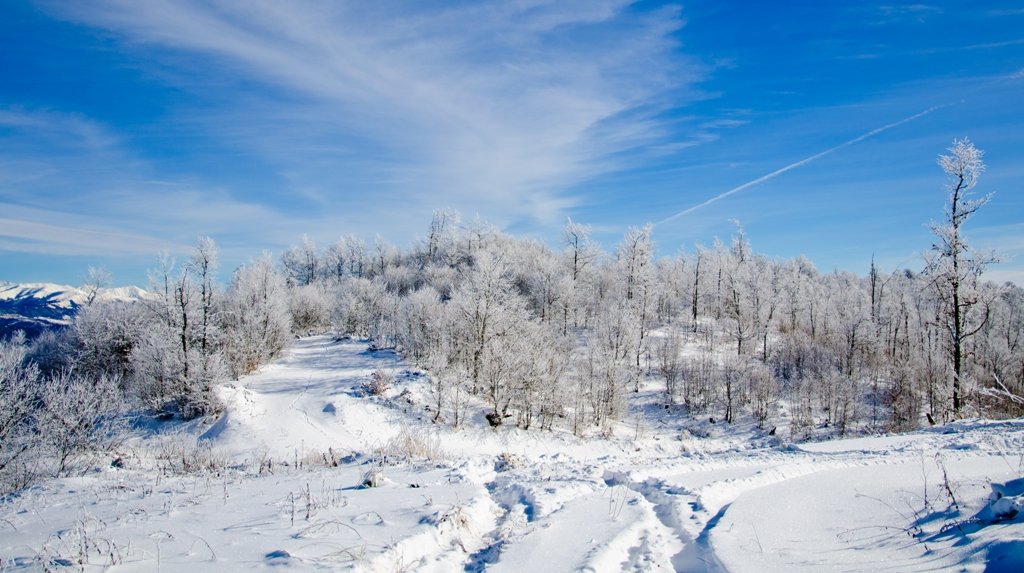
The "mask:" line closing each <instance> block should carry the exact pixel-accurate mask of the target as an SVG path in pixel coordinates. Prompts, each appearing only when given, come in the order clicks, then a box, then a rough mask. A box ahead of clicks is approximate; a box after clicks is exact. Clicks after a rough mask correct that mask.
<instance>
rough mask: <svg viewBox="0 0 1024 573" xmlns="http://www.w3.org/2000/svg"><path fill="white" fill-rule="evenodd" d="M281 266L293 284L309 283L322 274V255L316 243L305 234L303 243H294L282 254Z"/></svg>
mask: <svg viewBox="0 0 1024 573" xmlns="http://www.w3.org/2000/svg"><path fill="white" fill-rule="evenodd" d="M332 262H333V261H332ZM281 266H282V267H283V268H284V272H285V275H286V276H287V278H288V281H289V282H290V283H291V284H295V285H308V284H310V283H312V282H313V281H315V280H317V278H318V277H319V276H320V256H319V253H318V252H317V249H316V243H314V242H313V239H310V238H309V237H308V236H306V235H303V236H302V244H301V245H298V246H294V245H293V246H292V247H290V248H288V250H286V251H285V252H284V253H282V254H281Z"/></svg>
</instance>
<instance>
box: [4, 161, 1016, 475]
mask: <svg viewBox="0 0 1024 573" xmlns="http://www.w3.org/2000/svg"><path fill="white" fill-rule="evenodd" d="M940 159H941V161H940V163H942V166H943V169H944V170H945V172H946V173H947V175H949V178H950V179H949V181H950V183H949V188H948V191H949V203H948V204H947V217H946V221H945V222H944V223H943V224H938V225H935V228H934V230H935V235H936V244H935V246H934V247H933V249H932V250H931V251H930V254H929V256H928V257H927V260H926V261H925V264H924V265H923V268H922V269H920V270H919V271H912V270H896V271H892V272H883V271H882V270H880V269H878V268H876V267H875V266H874V265H872V268H871V272H870V273H869V274H868V276H866V277H859V276H856V275H854V274H851V273H845V272H832V273H820V272H818V271H817V270H816V269H815V268H814V266H813V265H812V264H811V263H810V262H809V261H807V260H806V259H804V258H797V259H792V260H775V259H771V258H768V257H765V256H763V255H759V254H757V253H755V252H754V251H753V249H752V248H751V245H750V242H749V240H748V238H747V237H746V235H745V234H744V232H743V230H742V228H739V227H737V231H736V233H735V235H734V236H733V237H732V238H731V240H730V241H729V242H728V243H723V242H719V241H715V242H714V243H713V244H712V245H711V246H708V247H701V246H698V247H697V248H696V249H695V251H694V252H692V253H683V254H679V255H677V256H674V257H665V258H658V257H656V256H655V244H654V237H653V233H652V227H650V226H647V227H641V228H634V229H630V230H629V231H628V232H627V233H626V234H625V236H624V237H623V238H622V240H621V242H620V243H619V244H618V245H616V246H615V248H614V250H612V251H611V252H605V251H603V250H602V249H601V248H600V247H599V246H598V245H596V244H595V243H594V242H593V241H592V240H591V237H590V233H589V230H588V228H587V227H586V226H584V225H580V224H577V223H573V222H569V223H568V224H567V225H566V226H565V228H564V229H563V232H562V234H561V237H560V239H559V240H558V241H557V242H556V243H555V246H551V245H549V244H545V243H543V242H540V241H536V240H530V239H520V238H515V237H512V236H509V235H507V234H505V233H502V232H500V231H498V230H496V229H494V228H491V227H489V226H487V225H485V224H483V223H480V222H472V223H469V224H463V223H462V222H461V221H460V220H459V217H458V215H457V214H456V213H454V212H452V211H438V212H435V213H434V216H433V218H432V220H431V222H430V225H429V227H428V228H427V229H426V233H425V236H424V237H423V238H422V239H420V240H418V241H416V242H415V243H414V244H412V245H411V246H410V247H409V248H408V249H405V250H403V249H399V248H397V247H395V246H393V245H390V244H388V243H387V242H386V241H383V240H381V239H378V240H376V241H375V242H374V243H373V245H372V246H368V245H367V244H366V243H365V242H363V241H362V240H360V239H358V238H356V237H353V236H348V237H344V238H342V239H341V240H339V241H338V242H337V243H335V244H333V245H330V246H328V247H327V248H324V249H321V248H318V247H317V246H316V245H315V244H314V243H313V241H311V240H309V239H304V240H303V241H302V243H301V244H300V245H298V246H294V247H292V248H290V249H288V250H287V251H286V252H285V253H283V254H282V255H281V257H280V259H279V261H276V262H275V261H274V260H273V259H271V258H270V256H269V255H264V256H263V257H262V258H260V259H258V260H256V261H255V262H253V263H251V264H249V265H246V266H244V267H242V268H240V269H238V270H236V271H235V273H234V274H233V276H232V278H231V281H230V283H229V284H228V285H227V287H226V288H224V287H222V286H220V283H219V282H218V281H217V279H216V268H217V263H216V261H217V257H216V248H215V246H214V244H213V242H212V241H210V240H209V239H202V240H201V241H200V242H199V244H198V245H197V247H196V249H195V252H194V254H193V255H192V256H191V257H190V258H189V260H188V261H187V262H186V263H185V264H184V265H181V266H176V265H175V264H174V262H173V261H171V260H170V259H168V258H164V259H163V260H162V261H161V264H160V267H159V269H158V270H157V271H155V272H154V273H152V276H151V285H150V290H151V292H152V293H153V296H152V298H150V299H147V300H145V301H143V302H139V303H119V302H115V303H100V302H96V303H93V304H89V305H87V306H85V307H84V308H83V309H82V310H81V312H80V313H79V315H78V316H77V318H76V319H75V321H74V324H73V326H72V328H70V329H68V330H66V331H65V332H64V333H61V334H50V335H47V336H43V337H40V338H39V339H37V340H36V341H35V342H34V343H32V344H31V345H29V344H27V343H25V342H24V341H23V340H13V341H8V342H6V343H4V344H3V346H2V347H0V376H3V377H4V380H3V381H4V385H3V386H2V388H3V392H4V393H5V395H4V396H2V397H0V398H2V400H0V404H3V408H2V410H3V411H2V412H0V473H3V472H6V474H4V475H7V476H11V475H15V474H17V472H18V471H22V472H25V474H24V475H29V474H30V473H31V472H29V469H30V468H29V466H30V465H31V464H30V463H29V462H28V461H27V460H30V459H39V457H38V456H29V455H27V454H26V452H30V451H32V448H44V449H48V450H49V451H57V449H59V448H58V447H57V446H55V445H53V444H51V443H48V442H46V440H47V439H49V438H45V437H46V436H51V435H55V434H54V433H53V432H52V430H51V425H52V424H54V423H56V422H54V421H53V420H52V419H49V418H47V417H46V416H45V415H43V410H44V408H42V407H41V405H43V404H50V403H54V404H57V403H74V402H75V401H76V400H78V399H79V398H75V397H74V396H78V394H76V392H82V391H87V390H88V389H90V388H95V389H96V392H94V394H95V395H97V396H100V395H101V396H104V397H105V398H104V401H103V403H104V404H117V405H118V407H117V408H116V410H117V411H122V410H124V409H132V408H134V409H139V408H142V409H145V410H149V411H152V412H156V413H162V414H163V415H167V416H179V417H181V418H191V417H196V416H202V415H208V414H213V413H216V412H217V411H218V410H219V408H220V407H221V406H220V404H219V402H218V401H217V398H216V393H215V392H214V391H213V389H214V387H215V386H216V385H217V384H218V383H220V382H221V381H223V380H226V379H228V378H232V377H238V376H241V375H243V374H246V373H248V372H251V371H253V370H254V369H256V368H257V367H259V365H261V364H263V363H265V362H266V361H268V360H270V359H272V358H273V357H274V356H275V355H277V354H278V353H279V352H280V351H281V350H282V349H283V348H284V347H285V346H286V344H287V340H288V339H289V338H290V337H291V336H295V335H306V334H312V333H320V332H328V331H333V332H336V333H338V334H352V335H356V336H365V337H369V338H372V339H373V340H374V343H375V344H376V345H377V346H381V347H392V348H395V349H396V350H398V351H399V352H401V353H402V354H403V355H404V356H406V357H407V358H408V359H409V360H410V361H412V362H414V363H415V364H417V365H419V366H421V367H424V368H426V369H428V370H429V371H430V373H431V377H430V381H431V392H432V394H431V404H430V405H429V410H430V413H431V416H432V418H433V420H434V421H435V422H437V423H445V424H452V425H456V426H458V425H459V424H461V423H463V422H464V420H466V419H467V417H469V416H470V415H472V414H474V413H476V412H475V411H472V410H471V404H478V403H479V401H480V400H483V401H484V402H485V403H486V404H487V412H486V416H487V420H488V421H489V422H490V423H491V424H492V425H500V424H514V425H517V426H519V427H522V428H534V429H537V428H539V429H550V428H553V427H555V426H556V425H557V426H560V427H565V428H568V429H570V430H572V431H573V432H575V433H578V434H585V433H590V432H593V431H597V432H610V431H611V429H612V427H613V424H614V422H615V421H617V420H620V419H622V417H623V416H624V415H625V414H626V411H627V408H628V406H629V400H628V398H629V396H630V395H631V394H635V393H636V392H638V391H640V390H641V387H642V386H644V385H645V384H650V383H651V382H652V381H653V382H655V383H657V384H659V386H660V388H661V390H662V397H663V402H664V406H665V408H667V409H668V410H670V412H672V413H673V414H675V415H678V416H701V417H714V418H716V419H721V420H724V421H725V422H727V423H731V422H734V421H737V420H740V419H747V420H753V421H754V422H756V423H757V424H758V425H760V426H767V425H771V426H776V425H778V423H779V422H780V421H782V420H785V421H786V422H788V429H789V432H790V435H791V437H792V438H794V439H804V438H808V437H811V436H812V435H815V434H816V433H817V434H820V433H822V432H828V433H834V434H836V435H843V434H845V433H847V432H849V431H854V430H856V431H861V430H868V431H887V430H893V431H895V430H906V429H911V428H914V427H917V426H919V425H920V424H922V423H927V422H928V421H931V422H941V421H946V420H950V419H954V418H958V417H964V416H988V417H1001V416H1017V415H1021V414H1022V413H1024V400H1022V399H1021V398H1020V397H1021V396H1022V395H1024V337H1022V335H1024V290H1022V289H1021V288H1019V287H1018V286H1015V285H1012V284H1004V285H997V284H993V283H986V282H984V281H982V280H981V277H982V272H983V270H984V268H985V266H986V265H987V264H988V263H989V262H991V260H992V258H991V257H990V256H988V255H985V254H979V253H976V252H974V251H972V250H971V249H969V248H968V246H967V245H966V243H965V241H964V240H963V235H962V228H961V227H962V225H963V223H964V222H965V221H966V220H967V218H968V217H969V216H970V214H972V213H973V212H974V211H976V210H977V209H978V208H979V207H981V206H982V205H984V201H985V200H986V198H981V199H976V198H974V197H973V196H972V195H971V189H972V188H973V187H974V185H975V183H976V180H977V176H978V174H979V173H980V172H981V170H982V167H983V164H982V163H981V154H980V151H978V150H977V149H975V148H974V147H973V146H972V145H970V143H969V142H966V141H964V142H955V144H954V147H953V148H951V155H949V156H943V157H942V158H940ZM8 381H13V382H10V383H9V382H8ZM46 392H50V393H54V392H56V393H57V394H60V392H65V393H66V394H67V395H68V396H71V397H70V398H62V399H64V400H65V402H59V401H58V399H57V398H54V397H47V396H48V395H47V394H46ZM57 394H54V396H56V395H57ZM47 408H49V409H50V410H54V409H53V408H50V407H49V406H47ZM54 411H59V409H58V410H54ZM96 411H97V412H98V414H97V415H96V417H94V418H92V419H91V421H89V420H86V421H84V422H82V424H81V425H80V427H81V428H83V430H82V432H81V435H82V437H81V439H80V442H81V449H76V448H77V446H75V447H70V446H69V447H67V448H70V451H71V452H72V453H73V452H76V451H87V450H88V448H90V447H95V446H94V445H93V444H95V443H96V442H97V441H98V440H99V438H101V437H103V436H109V435H110V434H111V431H112V427H113V426H111V425H110V424H108V423H107V421H110V420H115V419H117V412H115V411H113V410H112V409H110V408H107V409H103V408H98V409H97V410H96ZM99 441H102V440H99ZM52 457H53V456H50V458H52ZM19 464H20V465H19ZM67 467H68V463H66V462H64V463H61V464H58V465H55V466H54V465H52V464H51V467H50V471H56V472H58V473H59V472H60V471H65V470H66V468H67ZM18 468H20V469H18ZM16 470H17V471H16ZM7 481H8V482H11V479H10V478H9V479H8V480H7Z"/></svg>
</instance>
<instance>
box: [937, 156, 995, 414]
mask: <svg viewBox="0 0 1024 573" xmlns="http://www.w3.org/2000/svg"><path fill="white" fill-rule="evenodd" d="M982 155H983V153H982V151H981V150H980V149H978V148H976V147H975V146H974V144H973V143H971V142H970V141H969V140H967V139H960V140H955V141H954V142H953V146H952V147H950V148H949V155H940V156H939V166H940V167H942V170H943V172H945V174H946V176H947V178H948V182H947V184H946V190H947V192H948V199H947V204H946V216H945V220H944V221H943V222H942V223H934V224H932V233H934V235H935V237H936V242H935V244H933V245H932V255H931V256H930V257H929V259H928V264H927V269H926V271H927V274H928V275H929V276H931V277H932V285H933V287H934V289H935V293H936V295H937V296H938V298H939V300H940V301H941V302H942V316H941V320H942V324H943V326H944V327H945V329H946V331H947V335H948V341H947V345H948V353H949V358H950V361H951V362H952V364H953V372H952V378H953V379H952V408H953V414H954V415H959V414H960V411H961V408H962V407H963V395H962V390H963V384H964V375H965V374H966V365H965V359H966V358H967V349H966V343H967V340H968V339H969V338H970V337H972V336H974V335H975V334H977V333H978V332H979V331H980V330H981V329H982V328H983V327H984V325H985V322H986V321H987V320H988V301H987V300H985V298H984V297H983V295H982V292H981V290H980V289H979V284H978V283H979V278H980V277H981V273H982V272H983V271H984V270H985V267H986V266H987V265H988V264H990V263H991V262H993V260H994V257H993V256H992V255H990V254H983V253H979V252H977V251H974V250H972V249H971V248H970V247H969V246H968V244H967V241H966V239H965V238H964V234H963V227H964V224H965V223H966V222H967V220H968V219H969V218H970V217H971V216H972V215H973V214H974V213H976V212H977V211H978V209H980V208H981V207H983V206H984V205H985V204H986V203H988V201H989V199H990V198H991V195H986V196H984V197H974V193H973V190H974V187H975V186H976V185H977V184H978V178H979V177H980V176H981V174H982V172H984V170H985V163H984V161H982Z"/></svg>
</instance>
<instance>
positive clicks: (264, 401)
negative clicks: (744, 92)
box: [0, 336, 1024, 573]
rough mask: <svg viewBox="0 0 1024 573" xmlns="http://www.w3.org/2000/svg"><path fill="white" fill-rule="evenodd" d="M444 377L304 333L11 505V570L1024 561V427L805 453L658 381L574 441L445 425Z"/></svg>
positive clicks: (894, 565)
mask: <svg viewBox="0 0 1024 573" xmlns="http://www.w3.org/2000/svg"><path fill="white" fill-rule="evenodd" d="M377 369H381V370H384V371H385V372H387V373H389V374H391V375H392V376H393V377H394V379H395V382H394V384H392V385H391V387H390V388H389V389H388V390H387V392H385V393H384V394H383V395H381V396H374V395H371V394H370V393H368V392H367V391H366V390H365V389H364V386H365V384H366V383H367V382H368V381H369V380H370V376H371V375H372V373H373V372H374V371H375V370H377ZM428 382H429V379H428V377H427V376H426V374H425V373H423V372H420V371H418V370H416V369H415V368H413V367H411V366H410V365H409V364H407V363H405V362H404V361H402V360H401V358H400V357H399V356H397V355H396V354H395V353H393V352H391V351H388V350H376V351H375V350H371V349H370V347H369V345H368V344H367V343H366V341H359V340H351V339H335V338H334V337H331V336H317V337H311V338H306V339H302V340H298V341H295V343H294V345H293V346H292V348H291V349H290V350H289V351H288V352H287V353H286V355H285V356H283V357H282V358H281V359H279V360H278V361H276V362H275V363H273V364H270V365H267V366H265V367H264V368H262V369H261V370H260V371H259V372H257V373H256V374H254V375H251V376H248V377H245V378H243V379H241V380H239V381H237V382H233V383H231V384H229V385H226V386H224V387H222V388H221V389H220V392H221V397H222V398H223V400H224V402H225V403H226V405H227V408H226V411H225V413H224V414H223V415H222V416H221V417H219V418H218V419H217V420H214V421H210V422H207V423H195V422H193V423H189V424H180V423H174V424H168V423H162V424H161V423H156V422H154V423H151V424H148V425H147V424H141V425H140V426H139V428H138V430H137V433H136V435H134V436H133V437H132V438H131V439H130V440H129V441H128V442H127V443H126V444H125V445H124V447H123V448H122V450H123V452H121V456H120V457H121V460H120V461H119V462H118V463H117V464H112V463H111V461H112V460H111V459H106V460H100V461H99V462H98V463H97V464H96V465H95V467H94V468H92V470H91V471H88V472H86V473H85V474H84V475H81V476H78V477H72V478H64V479H54V480H49V481H47V482H44V483H42V484H40V485H38V486H35V487H32V488H30V489H28V490H26V491H24V492H21V493H19V494H17V495H14V496H11V497H9V498H8V499H6V500H3V501H2V502H0V571H8V570H13V571H22V570H25V571H31V570H62V569H67V570H76V569H83V570H87V571H101V570H104V571H115V572H121V571H155V570H159V571H164V572H167V571H188V572H189V573H196V572H201V571H225V570H267V571H312V570H354V571H395V570H408V571H460V570H463V571H733V572H743V571H763V572H772V571H833V570H834V571H924V570H928V571H943V570H950V571H961V570H965V571H997V572H998V571H1020V570H1022V568H1024V541H1021V540H1022V539H1024V517H1022V515H1021V512H1020V509H1021V508H1022V507H1024V479H1022V476H1024V420H1010V421H1002V422H992V421H984V420H968V421H962V422H958V423H955V424H950V425H946V426H942V427H937V428H932V429H928V430H924V431H920V432H915V433H909V434H903V435H896V436H877V437H861V438H855V439H848V440H832V441H827V442H819V443H807V444H798V445H791V444H786V443H784V442H782V441H781V440H779V439H776V438H774V437H771V438H769V437H767V436H765V434H764V433H763V432H759V431H757V430H756V429H754V428H752V427H751V426H744V425H743V424H741V423H737V424H735V425H732V426H729V425H726V424H721V423H719V424H714V425H711V424H709V423H704V425H703V426H701V427H699V428H697V427H694V426H693V425H692V424H689V425H686V424H684V422H683V421H682V420H681V418H680V417H679V416H678V415H677V414H673V413H672V412H665V411H664V410H659V409H657V408H652V407H650V404H649V403H648V402H650V400H651V397H652V396H653V393H654V392H656V390H655V389H649V390H650V392H649V393H645V392H646V391H644V392H641V393H640V394H638V395H636V396H635V397H634V407H633V410H632V411H633V414H632V416H633V417H631V418H629V419H626V420H624V421H623V422H622V423H621V424H620V425H619V426H618V427H616V428H615V429H614V436H613V437H612V438H611V439H599V438H596V437H584V438H576V437H573V436H571V435H570V434H568V433H566V432H565V431H559V430H556V431H553V432H541V431H536V430H531V431H523V430H518V429H515V428H510V427H501V428H497V429H492V428H490V427H489V426H488V425H487V423H486V422H485V421H483V419H482V415H480V414H481V413H482V411H483V406H482V405H481V404H474V403H472V402H471V403H470V406H469V407H470V410H469V413H471V414H473V415H472V416H470V421H469V422H467V423H466V424H465V425H464V426H463V427H461V428H458V429H454V428H451V427H448V426H443V425H436V424H433V423H431V421H430V420H431V417H432V415H431V413H430V412H429V411H427V410H426V408H427V406H428V405H429V404H430V395H429V383H428ZM474 412H475V413H474ZM684 426H685V427H686V428H689V430H692V431H693V432H695V433H698V434H701V435H706V436H707V437H704V438H698V437H694V436H693V435H692V433H691V432H690V431H688V430H684ZM186 468H188V469H189V471H184V470H185V469H186ZM367 482H370V483H367ZM369 486H374V487H369Z"/></svg>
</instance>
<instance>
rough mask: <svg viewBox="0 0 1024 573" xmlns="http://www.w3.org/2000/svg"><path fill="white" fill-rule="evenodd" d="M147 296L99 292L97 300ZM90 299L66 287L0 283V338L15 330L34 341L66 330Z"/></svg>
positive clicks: (135, 291)
mask: <svg viewBox="0 0 1024 573" xmlns="http://www.w3.org/2000/svg"><path fill="white" fill-rule="evenodd" d="M146 296H147V293H146V291H144V290H142V289H140V288H138V287H134V286H128V287H118V288H106V289H100V290H99V292H98V293H97V294H96V300H97V301H116V300H125V301H128V300H139V299H142V298H145V297H146ZM88 299H89V295H88V294H87V293H86V292H85V291H83V290H82V289H79V288H75V287H72V286H67V285H57V284H51V283H7V282H0V338H5V337H6V336H8V335H9V334H11V333H13V332H14V331H16V330H22V331H24V332H25V334H26V335H27V336H28V337H29V338H32V337H34V336H37V335H38V334H39V333H40V332H42V331H44V330H47V329H51V328H61V327H63V326H66V325H67V324H68V321H70V320H71V318H72V317H74V315H75V313H76V312H78V308H79V307H81V306H82V305H83V304H85V303H86V302H87V301H88Z"/></svg>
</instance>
